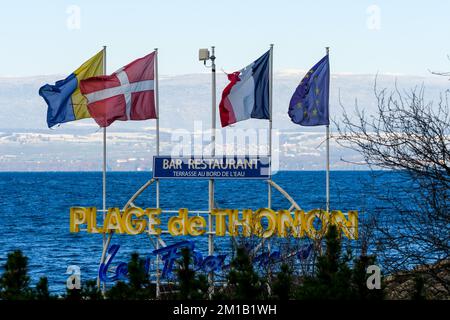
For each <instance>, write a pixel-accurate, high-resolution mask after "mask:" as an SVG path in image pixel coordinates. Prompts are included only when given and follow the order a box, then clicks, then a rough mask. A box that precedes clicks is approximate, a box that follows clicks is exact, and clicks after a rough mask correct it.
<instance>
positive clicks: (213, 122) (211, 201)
mask: <svg viewBox="0 0 450 320" xmlns="http://www.w3.org/2000/svg"><path fill="white" fill-rule="evenodd" d="M214 49H215V47H214V46H212V47H211V57H210V59H211V80H212V86H211V90H212V92H211V96H212V100H211V111H212V113H211V156H212V157H215V156H216V62H215V61H216V56H215V55H214V53H215V52H214ZM213 209H214V179H210V180H209V215H208V255H209V256H212V255H213V254H214V235H213V228H212V214H211V213H212V210H213ZM208 280H209V283H210V295H211V294H212V293H213V291H214V278H213V273H212V272H211V273H209V275H208Z"/></svg>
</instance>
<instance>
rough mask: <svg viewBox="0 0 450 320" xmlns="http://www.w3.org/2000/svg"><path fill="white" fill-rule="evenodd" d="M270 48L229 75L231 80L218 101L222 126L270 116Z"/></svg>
mask: <svg viewBox="0 0 450 320" xmlns="http://www.w3.org/2000/svg"><path fill="white" fill-rule="evenodd" d="M269 60H270V50H269V51H267V52H266V53H265V54H263V55H262V56H261V57H260V58H259V59H258V60H256V61H255V62H253V63H252V64H250V65H249V66H247V67H245V68H244V69H242V70H240V71H236V72H233V73H231V74H228V80H230V83H229V84H228V85H227V86H226V87H225V89H224V90H223V93H222V100H221V101H220V104H219V110H220V121H221V123H222V127H226V126H228V125H230V124H233V123H236V122H239V121H242V120H247V119H250V118H255V119H270V108H269Z"/></svg>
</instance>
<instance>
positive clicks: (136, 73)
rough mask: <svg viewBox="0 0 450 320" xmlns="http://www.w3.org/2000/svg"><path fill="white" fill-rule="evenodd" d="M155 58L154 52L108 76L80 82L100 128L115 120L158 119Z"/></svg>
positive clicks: (90, 111) (90, 109) (82, 91)
mask: <svg viewBox="0 0 450 320" xmlns="http://www.w3.org/2000/svg"><path fill="white" fill-rule="evenodd" d="M155 55H156V52H152V53H150V54H148V55H146V56H145V57H142V58H140V59H137V60H135V61H133V62H131V63H129V64H127V65H126V66H125V67H123V68H121V69H119V70H117V71H116V72H114V73H113V74H111V75H109V76H97V77H92V78H89V79H86V80H81V81H80V90H81V93H82V94H83V95H84V96H85V97H86V99H87V101H88V106H87V108H88V111H89V113H90V114H91V116H92V118H94V120H95V122H97V123H98V125H99V126H100V127H108V126H109V125H110V124H111V123H113V122H114V121H115V120H121V121H127V120H146V119H156V117H157V115H156V110H155V90H154V80H155Z"/></svg>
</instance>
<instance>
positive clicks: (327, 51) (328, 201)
mask: <svg viewBox="0 0 450 320" xmlns="http://www.w3.org/2000/svg"><path fill="white" fill-rule="evenodd" d="M325 49H326V53H327V56H328V55H329V54H330V47H326V48H325ZM329 100H330V96H329V95H328V101H327V107H328V110H329V109H330V107H329V105H330V101H329ZM328 113H329V111H328ZM326 142H327V143H326V147H327V155H326V157H327V172H326V189H327V190H326V195H327V212H330V125H327V126H326Z"/></svg>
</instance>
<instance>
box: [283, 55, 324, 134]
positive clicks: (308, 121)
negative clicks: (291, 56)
mask: <svg viewBox="0 0 450 320" xmlns="http://www.w3.org/2000/svg"><path fill="white" fill-rule="evenodd" d="M329 91H330V64H329V62H328V55H326V56H325V57H323V58H322V60H320V61H319V62H318V63H317V64H316V65H315V66H314V67H312V68H311V70H309V71H308V73H307V74H306V75H305V77H304V78H303V79H302V81H301V82H300V84H299V85H298V87H297V89H295V92H294V95H293V96H292V98H291V102H290V103H289V111H288V114H289V117H290V118H291V120H292V122H294V123H296V124H299V125H301V126H321V125H329V124H330V118H329V110H328V109H329V106H328V105H329V103H328V100H329Z"/></svg>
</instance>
